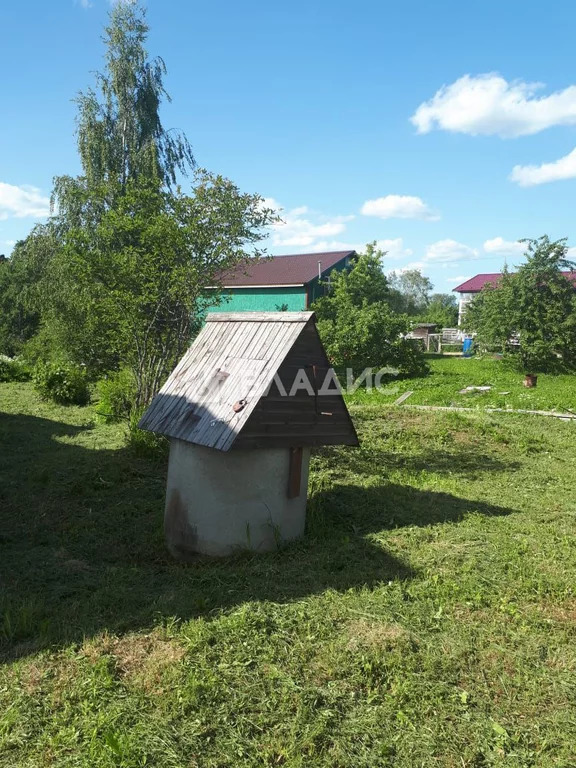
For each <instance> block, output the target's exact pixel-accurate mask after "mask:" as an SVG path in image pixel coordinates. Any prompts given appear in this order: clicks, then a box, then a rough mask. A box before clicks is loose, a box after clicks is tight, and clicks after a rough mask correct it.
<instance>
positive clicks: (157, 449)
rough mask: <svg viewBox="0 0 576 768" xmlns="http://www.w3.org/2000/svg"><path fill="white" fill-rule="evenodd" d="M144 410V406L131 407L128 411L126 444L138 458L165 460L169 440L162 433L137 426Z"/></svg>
mask: <svg viewBox="0 0 576 768" xmlns="http://www.w3.org/2000/svg"><path fill="white" fill-rule="evenodd" d="M145 410H146V409H145V408H133V409H132V411H131V412H130V418H129V424H128V437H127V441H126V445H127V447H128V448H129V450H130V451H131V453H133V454H134V456H138V457H139V458H142V459H149V460H152V461H162V460H165V459H166V458H167V457H168V449H169V447H170V443H169V441H168V440H167V439H166V438H165V437H164V436H163V435H156V434H154V432H149V431H148V430H146V429H140V428H139V427H138V423H139V422H140V419H141V418H142V415H143V414H144V411H145Z"/></svg>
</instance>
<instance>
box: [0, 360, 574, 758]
mask: <svg viewBox="0 0 576 768" xmlns="http://www.w3.org/2000/svg"><path fill="white" fill-rule="evenodd" d="M457 362H459V363H460V364H462V363H463V362H464V363H465V365H468V364H470V369H469V370H470V372H472V371H481V370H485V371H486V376H489V377H490V378H491V379H493V380H494V381H496V379H495V378H494V377H496V376H500V374H499V373H498V371H497V370H496V368H494V367H493V368H490V367H486V368H484V367H483V366H478V363H477V361H457ZM449 363H451V361H439V363H438V365H440V364H442V365H446V366H447V367H446V369H444V373H445V375H446V377H447V378H450V380H451V381H452V380H453V379H457V378H458V376H459V375H460V374H457V373H455V372H453V373H452V374H450V372H449V365H448V364H449ZM436 365H437V364H436V363H434V366H435V367H436ZM438 375H440V371H438ZM461 375H462V376H463V377H464V378H465V379H466V382H465V383H478V384H480V383H483V380H482V377H481V376H480V374H478V377H477V378H476V377H474V376H472V377H467V376H466V377H465V376H464V374H461ZM506 376H508V375H507V374H506ZM427 381H428V384H431V383H432V382H433V381H434V378H433V377H432V378H430V379H428V380H427ZM507 381H509V379H507ZM545 381H546V380H545ZM545 381H543V382H542V388H541V389H540V385H539V390H538V391H537V392H536V394H537V395H538V394H540V392H546V391H548V390H547V384H546V383H545ZM558 381H559V380H554V381H553V382H552V383H551V384H550V388H551V389H550V391H551V390H552V389H554V388H556V389H554V391H555V392H557V394H558V397H560V396H562V399H563V397H564V395H563V394H562V392H563V387H564V388H565V391H566V392H567V393H568V395H569V394H570V391H571V390H570V388H569V386H568V384H569V381H568V380H566V381H565V382H564V384H563V385H562V386H561V385H560V384H558ZM450 386H452V385H450ZM498 386H500V384H498ZM508 386H510V385H507V387H508ZM410 388H414V387H413V385H411V386H410ZM439 389H441V387H439ZM448 389H449V387H448V385H447V386H446V387H444V390H445V391H448ZM418 391H419V393H420V396H421V397H422V398H423V397H424V396H425V392H426V390H425V389H424V388H423V389H421V390H420V389H419V390H418ZM572 391H573V390H572ZM519 392H520V390H519ZM437 394H438V397H439V399H441V397H440V396H439V393H437ZM530 394H532V393H530ZM445 396H448V397H449V395H445ZM572 404H574V398H573V397H572ZM549 405H551V403H548V404H547V407H548V406H549ZM352 411H353V415H354V419H355V422H356V424H357V426H358V430H359V433H360V436H361V440H362V445H361V447H360V448H358V449H339V448H338V449H324V450H321V451H319V452H317V453H316V455H315V456H314V458H313V467H312V475H311V486H310V504H309V526H308V528H309V529H308V532H307V535H306V537H305V539H303V540H302V541H301V542H298V543H296V544H293V545H291V546H289V547H287V548H286V549H284V550H282V551H279V552H277V553H273V554H270V555H261V556H253V555H250V554H243V555H239V556H238V557H237V558H235V559H230V560H226V561H218V562H213V561H209V560H201V561H199V562H197V563H195V564H194V565H189V566H183V565H179V564H176V563H174V562H172V561H171V560H170V558H169V557H168V556H167V554H166V552H165V550H164V547H163V540H162V509H163V495H164V482H165V466H164V465H163V464H162V463H160V464H153V463H150V462H149V461H144V460H142V459H137V458H134V457H133V456H132V455H131V454H130V453H128V451H127V450H126V449H125V447H124V434H123V428H122V427H119V426H109V425H104V424H99V423H96V422H95V421H94V418H95V415H94V410H93V408H91V407H87V408H73V407H72V408H63V407H56V406H53V405H48V404H45V403H42V402H40V401H39V400H38V399H37V397H36V395H35V394H34V392H33V390H32V387H31V386H30V385H27V384H2V385H0V473H1V478H0V520H1V525H0V601H1V603H0V766H2V767H3V768H4V767H6V768H18V767H20V766H22V767H24V766H25V767H26V768H37V767H42V768H43V767H44V766H66V767H68V766H70V767H71V766H83V767H85V768H100V767H104V766H106V767H110V768H112V767H113V766H115V767H118V766H120V767H122V768H136V767H141V766H158V767H161V768H172V767H173V768H176V767H178V768H195V767H198V768H216V767H218V768H220V767H224V766H230V768H238V767H240V768H243V767H244V766H246V767H248V766H250V767H252V766H290V768H316V767H318V766H323V767H325V768H344V767H346V768H348V767H349V768H379V767H380V766H391V767H392V766H393V767H394V768H413V767H415V766H422V767H424V768H428V766H451V767H452V766H454V768H456V766H458V767H459V768H462V766H465V767H466V766H474V767H475V768H484V767H485V766H498V767H499V766H505V767H508V766H514V767H517V768H521V767H522V768H524V767H525V766H535V767H537V768H546V767H547V766H554V767H555V768H573V767H574V766H575V765H576V716H575V714H574V702H575V700H576V538H575V536H574V530H575V523H576V494H575V491H574V487H575V477H576V439H575V437H576V424H575V423H571V422H562V421H558V420H556V419H550V418H540V417H532V416H522V415H513V414H485V413H482V412H472V413H461V412H428V411H426V412H425V411H417V410H411V409H408V408H402V407H399V408H389V407H385V406H383V405H382V404H381V403H380V402H375V401H372V402H371V403H367V404H364V405H361V404H360V405H358V404H357V405H354V406H353V408H352Z"/></svg>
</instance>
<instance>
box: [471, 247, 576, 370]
mask: <svg viewBox="0 0 576 768" xmlns="http://www.w3.org/2000/svg"><path fill="white" fill-rule="evenodd" d="M523 242H525V243H526V244H527V245H526V262H525V263H524V264H522V265H520V266H519V267H518V268H517V271H516V273H514V274H509V273H507V272H505V273H504V275H503V276H502V279H501V280H500V281H499V283H498V285H496V286H491V287H489V288H486V289H484V290H483V291H481V292H480V294H479V296H478V297H477V298H476V299H474V300H473V301H472V302H471V303H470V305H469V306H468V308H467V310H466V315H465V317H464V322H465V325H466V328H467V329H468V330H472V331H475V332H476V333H477V335H478V340H479V342H480V343H482V344H484V345H485V346H488V347H490V346H494V347H497V348H499V349H501V350H503V351H508V350H509V340H510V338H511V337H512V336H514V335H517V336H518V338H519V342H520V348H519V355H518V358H517V359H518V362H519V363H520V365H521V367H522V368H523V369H524V370H525V371H526V372H530V373H535V372H538V371H546V370H555V369H557V368H559V367H563V368H568V369H574V368H576V293H575V291H574V284H573V282H572V281H571V280H569V279H567V278H566V276H565V275H563V274H562V272H563V271H570V270H572V269H573V268H574V264H573V262H571V261H570V260H569V259H568V258H567V252H568V248H567V245H566V240H556V241H552V240H550V238H549V237H547V236H543V237H540V238H538V239H530V240H524V241H523Z"/></svg>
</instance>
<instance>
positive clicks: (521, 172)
mask: <svg viewBox="0 0 576 768" xmlns="http://www.w3.org/2000/svg"><path fill="white" fill-rule="evenodd" d="M574 177H576V149H573V150H572V152H570V153H569V154H567V155H564V157H561V158H560V159H559V160H555V161H554V162H552V163H543V164H542V165H515V166H514V168H513V169H512V173H511V174H510V180H511V181H515V182H516V183H517V184H519V185H520V186H521V187H533V186H535V185H536V184H547V183H548V182H549V181H560V180H562V179H573V178H574Z"/></svg>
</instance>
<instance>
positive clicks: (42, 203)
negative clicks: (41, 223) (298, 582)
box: [0, 181, 50, 221]
mask: <svg viewBox="0 0 576 768" xmlns="http://www.w3.org/2000/svg"><path fill="white" fill-rule="evenodd" d="M49 213H50V200H49V199H48V198H47V197H44V196H43V195H42V194H41V193H40V190H39V189H37V188H36V187H29V186H25V185H23V186H21V187H16V186H14V185H13V184H5V183H3V182H1V181H0V221H4V220H6V219H10V218H15V219H23V218H28V217H31V218H36V219H41V218H45V217H46V216H48V214H49Z"/></svg>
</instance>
